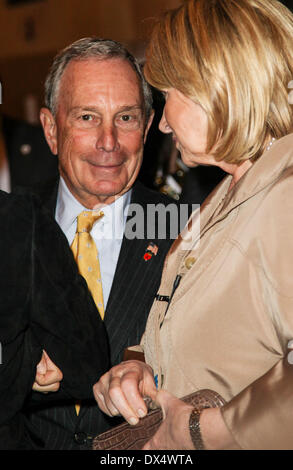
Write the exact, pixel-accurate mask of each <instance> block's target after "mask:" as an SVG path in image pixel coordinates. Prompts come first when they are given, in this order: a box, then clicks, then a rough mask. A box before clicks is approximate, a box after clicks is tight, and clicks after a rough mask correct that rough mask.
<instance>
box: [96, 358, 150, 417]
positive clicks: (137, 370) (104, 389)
mask: <svg viewBox="0 0 293 470" xmlns="http://www.w3.org/2000/svg"><path fill="white" fill-rule="evenodd" d="M93 392H94V396H95V399H96V401H97V403H98V405H99V407H100V409H101V410H102V411H103V412H104V413H106V414H107V415H109V416H117V415H119V414H121V415H122V416H123V417H124V418H125V419H126V420H127V421H128V422H129V424H137V423H138V421H139V418H142V417H143V416H145V415H146V414H147V407H146V404H145V402H144V400H143V398H144V397H150V398H151V399H152V400H154V399H155V397H156V394H157V389H156V386H155V382H154V378H153V372H152V369H151V367H150V366H148V365H147V364H145V363H144V362H141V361H126V362H122V363H121V364H119V365H118V366H115V367H112V369H110V370H109V371H108V372H107V373H106V374H104V375H103V376H102V377H101V378H100V380H99V382H97V383H96V384H95V385H94V387H93Z"/></svg>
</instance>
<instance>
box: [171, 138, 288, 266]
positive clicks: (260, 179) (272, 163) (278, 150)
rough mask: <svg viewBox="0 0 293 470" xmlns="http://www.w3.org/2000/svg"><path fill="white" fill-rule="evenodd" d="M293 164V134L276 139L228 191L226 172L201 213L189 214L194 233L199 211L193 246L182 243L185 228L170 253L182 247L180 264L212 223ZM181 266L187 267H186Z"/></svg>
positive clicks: (204, 204)
mask: <svg viewBox="0 0 293 470" xmlns="http://www.w3.org/2000/svg"><path fill="white" fill-rule="evenodd" d="M291 166H293V134H289V135H287V136H285V137H282V138H281V139H279V140H278V141H276V142H275V143H274V145H273V146H272V147H271V149H270V150H268V151H266V152H264V153H263V155H262V156H261V157H260V159H259V160H257V161H256V162H255V163H254V164H253V166H252V167H251V168H250V169H249V170H248V171H247V172H246V173H245V174H244V175H243V176H242V178H241V179H240V180H239V181H238V182H237V184H236V185H235V186H234V187H233V189H231V190H230V191H229V192H228V189H229V186H230V183H231V179H232V176H231V175H227V176H226V177H225V178H224V180H223V181H222V182H221V183H220V184H219V185H218V186H217V187H216V188H215V189H214V191H213V192H212V193H211V194H210V195H209V196H208V197H207V199H206V200H205V201H204V202H203V204H202V205H201V207H200V214H199V213H198V212H197V211H196V212H195V213H193V214H192V216H191V217H190V219H189V223H188V232H189V233H190V234H193V230H192V226H193V227H197V224H196V222H195V220H196V218H198V216H199V215H200V231H199V233H198V235H197V236H195V237H194V238H193V239H192V240H191V243H190V248H189V249H186V245H183V240H182V234H183V233H184V232H182V233H181V235H180V236H179V237H178V239H177V240H176V241H175V242H174V244H173V245H172V247H171V250H170V253H172V252H175V251H176V248H178V249H179V251H177V262H178V264H180V263H181V260H182V259H185V258H186V257H188V256H190V253H191V252H193V251H194V250H197V248H198V247H199V245H198V242H199V240H200V238H202V236H203V235H204V234H205V233H206V232H207V231H208V230H209V229H210V228H211V227H212V226H213V225H215V224H216V223H217V222H219V221H220V220H222V219H224V218H225V217H226V216H227V215H228V214H229V212H231V211H232V210H233V209H235V208H236V207H238V206H239V205H241V204H243V203H244V202H245V201H247V200H248V199H250V198H252V197H253V196H254V195H256V194H257V193H258V192H260V191H262V190H263V189H264V188H266V187H267V186H269V185H271V184H272V183H273V182H274V181H276V180H277V179H278V178H279V177H280V175H281V174H282V173H283V172H284V171H285V170H286V169H287V168H289V167H291ZM187 240H188V237H187ZM187 245H188V244H187ZM183 246H185V248H183ZM182 269H183V270H185V268H182Z"/></svg>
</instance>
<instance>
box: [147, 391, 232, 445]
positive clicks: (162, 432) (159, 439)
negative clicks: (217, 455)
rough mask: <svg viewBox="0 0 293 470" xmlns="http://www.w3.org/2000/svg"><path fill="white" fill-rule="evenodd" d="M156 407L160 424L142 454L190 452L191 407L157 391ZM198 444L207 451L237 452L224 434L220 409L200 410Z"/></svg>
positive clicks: (229, 438) (228, 434)
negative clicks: (155, 451) (145, 451)
mask: <svg viewBox="0 0 293 470" xmlns="http://www.w3.org/2000/svg"><path fill="white" fill-rule="evenodd" d="M156 403H157V404H158V405H159V406H160V407H161V408H162V410H163V416H164V420H163V422H162V424H161V425H160V427H159V429H158V430H157V432H156V433H155V435H154V436H153V437H152V439H150V440H149V442H147V443H146V444H145V446H144V447H143V450H163V449H169V450H191V449H193V450H194V446H193V443H192V440H191V436H190V431H189V418H190V413H191V411H192V410H193V407H192V406H190V405H187V404H185V403H184V402H183V401H182V400H179V399H178V398H176V397H174V396H173V395H171V394H170V393H169V392H166V391H164V390H161V391H160V392H158V393H157V398H156ZM200 430H201V436H202V441H203V444H204V447H205V449H207V450H217V449H218V450H222V449H223V450H237V449H239V446H238V444H237V443H236V442H235V441H234V438H233V436H232V435H231V433H230V431H229V430H228V428H227V426H226V424H225V422H224V420H223V417H222V414H221V411H220V408H207V409H204V410H203V411H202V413H201V415H200Z"/></svg>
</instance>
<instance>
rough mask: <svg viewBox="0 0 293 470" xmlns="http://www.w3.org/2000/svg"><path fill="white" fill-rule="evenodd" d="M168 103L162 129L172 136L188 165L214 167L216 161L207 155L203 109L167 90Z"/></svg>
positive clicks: (174, 89)
mask: <svg viewBox="0 0 293 470" xmlns="http://www.w3.org/2000/svg"><path fill="white" fill-rule="evenodd" d="M164 95H165V99H166V103H165V107H164V111H163V115H162V119H161V121H160V124H159V129H160V130H161V131H162V132H164V133H165V134H169V133H170V132H172V134H173V140H174V142H175V144H176V148H177V149H178V150H179V151H180V153H181V158H182V160H183V162H184V163H185V165H187V166H189V167H193V166H196V165H197V164H204V165H214V164H216V160H215V159H214V157H213V156H212V155H207V154H206V147H207V133H208V119H207V115H206V113H205V111H204V110H203V109H202V107H201V106H200V105H198V104H196V103H194V101H192V100H191V99H190V98H187V97H186V96H185V95H183V94H182V93H181V92H180V91H179V90H177V89H176V88H169V89H167V90H164Z"/></svg>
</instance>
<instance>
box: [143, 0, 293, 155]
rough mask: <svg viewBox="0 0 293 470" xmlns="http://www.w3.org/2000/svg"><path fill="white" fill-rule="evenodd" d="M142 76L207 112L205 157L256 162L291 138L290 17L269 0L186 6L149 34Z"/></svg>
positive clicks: (205, 0)
mask: <svg viewBox="0 0 293 470" xmlns="http://www.w3.org/2000/svg"><path fill="white" fill-rule="evenodd" d="M144 72H145V76H146V78H147V80H148V81H149V83H150V84H151V85H153V86H154V87H156V88H158V89H160V90H164V89H168V88H177V89H178V90H179V91H181V92H182V93H183V94H184V95H186V96H188V97H189V98H191V99H192V100H193V101H194V102H196V103H198V104H200V105H201V106H202V108H203V109H204V111H205V112H206V113H207V116H208V122H209V130H208V144H207V153H208V152H209V151H211V149H212V148H213V147H214V146H215V145H216V147H215V148H216V150H215V152H214V155H215V158H216V159H217V160H219V161H220V160H224V161H226V162H229V163H240V162H241V161H242V160H246V159H249V158H250V159H257V158H258V157H259V156H260V155H261V154H262V153H263V151H264V149H265V146H266V145H267V144H268V140H269V139H270V138H271V137H275V138H280V137H282V136H284V135H286V134H288V133H290V132H292V131H293V109H292V106H291V105H290V103H289V91H290V90H289V89H288V86H289V82H290V81H291V80H293V15H292V13H291V12H290V11H289V10H288V9H287V8H286V7H285V6H284V5H282V4H281V3H280V2H278V1H277V0H187V1H185V2H184V4H183V5H182V6H180V7H179V8H177V9H175V10H171V11H168V12H166V13H165V15H164V16H163V17H162V18H161V19H159V20H158V22H157V23H156V25H155V27H154V30H153V32H152V36H151V40H150V44H149V46H148V49H147V62H146V65H145V69H144Z"/></svg>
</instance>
